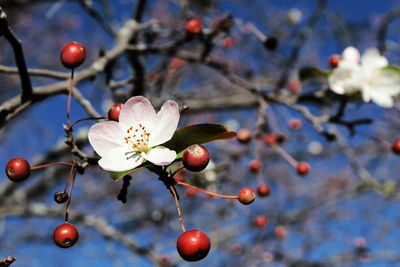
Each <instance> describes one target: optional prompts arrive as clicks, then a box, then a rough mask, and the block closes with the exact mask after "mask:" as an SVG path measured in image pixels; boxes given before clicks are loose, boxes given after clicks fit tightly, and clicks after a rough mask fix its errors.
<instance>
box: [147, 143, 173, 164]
mask: <svg viewBox="0 0 400 267" xmlns="http://www.w3.org/2000/svg"><path fill="white" fill-rule="evenodd" d="M141 156H142V157H143V158H145V159H146V160H148V161H150V162H151V163H153V164H155V165H168V164H170V163H172V162H173V161H174V160H175V159H176V152H175V151H173V150H170V149H168V148H166V147H163V146H158V147H154V148H153V149H151V150H150V151H149V152H147V153H144V152H142V154H141Z"/></svg>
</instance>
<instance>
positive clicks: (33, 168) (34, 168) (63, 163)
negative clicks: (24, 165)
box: [31, 162, 74, 170]
mask: <svg viewBox="0 0 400 267" xmlns="http://www.w3.org/2000/svg"><path fill="white" fill-rule="evenodd" d="M55 165H64V166H74V164H73V163H69V162H53V163H49V164H44V165H40V166H35V167H32V168H31V170H37V169H41V168H46V167H49V166H55Z"/></svg>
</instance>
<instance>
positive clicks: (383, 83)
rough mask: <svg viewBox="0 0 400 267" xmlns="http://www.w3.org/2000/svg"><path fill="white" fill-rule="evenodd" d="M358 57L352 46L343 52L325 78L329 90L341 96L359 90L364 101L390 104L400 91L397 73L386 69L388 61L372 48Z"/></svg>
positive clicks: (384, 104) (380, 104)
mask: <svg viewBox="0 0 400 267" xmlns="http://www.w3.org/2000/svg"><path fill="white" fill-rule="evenodd" d="M359 58H360V56H359V53H358V50H357V49H355V48H354V47H348V48H346V49H345V50H344V51H343V54H342V60H340V62H339V65H338V67H337V68H335V69H334V70H333V72H332V74H331V75H330V76H329V78H328V82H329V86H330V88H331V90H332V91H333V92H335V93H337V94H340V95H343V94H346V95H349V94H353V93H357V92H360V93H361V96H362V98H363V100H364V101H365V102H369V101H371V100H372V101H373V102H374V103H376V104H377V105H379V106H382V107H385V108H389V107H392V106H393V96H395V95H397V94H399V93H400V75H398V74H397V73H396V72H394V71H392V70H388V69H385V67H387V66H389V62H388V60H387V59H386V58H385V57H384V56H381V55H380V54H379V51H378V50H377V49H375V48H372V49H368V50H366V51H365V53H364V54H363V55H362V57H361V62H359Z"/></svg>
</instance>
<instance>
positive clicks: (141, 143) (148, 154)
mask: <svg viewBox="0 0 400 267" xmlns="http://www.w3.org/2000/svg"><path fill="white" fill-rule="evenodd" d="M179 116H180V115H179V107H178V104H177V103H176V102H175V101H171V100H168V101H167V102H165V103H164V105H163V106H162V107H161V109H160V111H159V112H158V113H156V112H155V110H154V108H153V106H152V105H151V103H150V101H149V100H148V99H147V98H145V97H142V96H135V97H132V98H130V99H129V100H128V101H127V102H126V103H125V104H124V105H123V106H122V109H121V113H120V115H119V122H116V121H105V122H99V123H97V124H95V125H93V126H92V127H91V128H90V130H89V142H90V144H91V145H92V147H93V149H94V150H95V151H96V153H97V154H99V155H100V156H101V159H100V160H99V165H100V167H101V168H103V169H104V170H106V171H116V172H122V171H127V170H131V169H133V168H135V167H137V166H139V165H140V164H142V163H143V162H144V161H146V160H147V161H150V162H151V163H153V164H155V165H168V164H170V163H172V162H173V161H174V160H175V158H176V152H175V151H173V150H170V149H168V148H166V147H163V146H160V145H161V144H163V143H165V142H167V141H168V140H170V139H171V138H172V136H173V135H174V132H175V130H176V128H177V126H178V121H179Z"/></svg>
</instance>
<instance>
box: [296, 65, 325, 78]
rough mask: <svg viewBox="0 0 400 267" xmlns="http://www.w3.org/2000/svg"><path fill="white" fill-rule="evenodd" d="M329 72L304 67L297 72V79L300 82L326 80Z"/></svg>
mask: <svg viewBox="0 0 400 267" xmlns="http://www.w3.org/2000/svg"><path fill="white" fill-rule="evenodd" d="M329 74H330V72H328V71H323V70H321V69H319V68H316V67H304V68H302V69H300V71H299V78H300V80H301V81H304V80H307V79H327V78H328V76H329Z"/></svg>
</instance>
